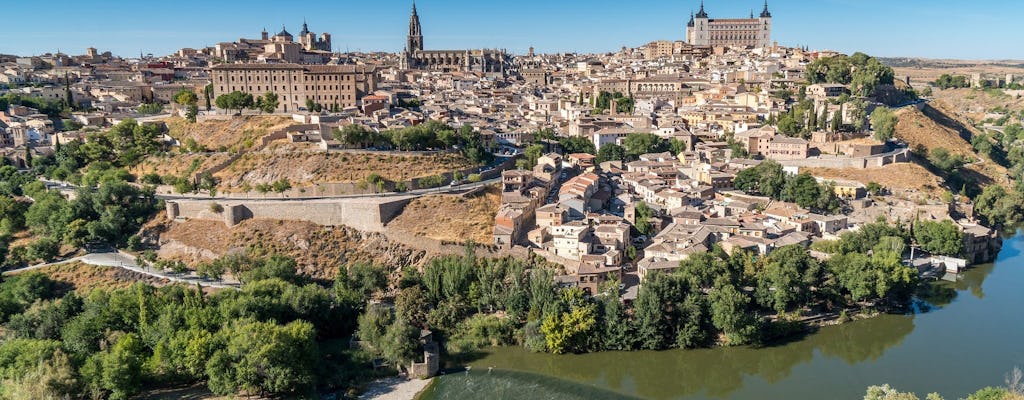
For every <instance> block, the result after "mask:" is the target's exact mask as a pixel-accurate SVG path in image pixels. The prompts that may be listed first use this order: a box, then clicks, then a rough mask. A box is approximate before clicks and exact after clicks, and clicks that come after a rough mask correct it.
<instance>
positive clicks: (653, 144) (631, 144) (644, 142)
mask: <svg viewBox="0 0 1024 400" xmlns="http://www.w3.org/2000/svg"><path fill="white" fill-rule="evenodd" d="M622 146H623V147H624V148H625V149H626V156H628V157H629V158H631V159H635V158H637V157H639V156H640V155H642V154H647V153H660V152H663V151H666V150H668V144H667V143H665V141H664V140H662V138H661V137H659V136H658V135H655V134H653V133H630V134H628V135H626V138H625V139H624V140H623V141H622ZM602 148H604V146H602Z"/></svg>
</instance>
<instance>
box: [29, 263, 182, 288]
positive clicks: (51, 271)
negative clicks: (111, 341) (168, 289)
mask: <svg viewBox="0 0 1024 400" xmlns="http://www.w3.org/2000/svg"><path fill="white" fill-rule="evenodd" d="M36 271H38V272H41V273H43V274H46V275H47V276H49V277H50V279H53V280H56V281H60V282H67V283H69V284H71V285H72V286H74V288H75V289H74V290H75V291H76V292H78V293H82V294H84V293H89V292H91V291H92V290H93V289H107V290H109V289H121V288H126V287H129V286H131V285H133V284H135V283H136V282H145V283H148V284H150V285H154V286H162V285H166V284H168V283H170V281H168V280H166V279H160V278H155V277H152V276H149V275H145V274H140V273H137V272H132V271H128V270H125V269H121V268H116V267H100V266H94V265H88V264H82V263H77V262H76V263H69V264H61V265H52V266H48V267H43V268H40V269H38V270H36Z"/></svg>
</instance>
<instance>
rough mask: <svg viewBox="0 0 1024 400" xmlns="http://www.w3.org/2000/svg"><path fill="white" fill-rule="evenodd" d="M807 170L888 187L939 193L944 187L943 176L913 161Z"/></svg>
mask: <svg viewBox="0 0 1024 400" xmlns="http://www.w3.org/2000/svg"><path fill="white" fill-rule="evenodd" d="M806 171H807V172H809V173H810V174H811V175H814V176H819V177H822V178H829V179H843V180H850V181H856V182H860V183H863V184H868V183H869V182H876V183H878V184H880V185H882V186H885V187H887V188H895V189H912V190H918V191H921V192H924V193H929V194H937V193H939V192H940V191H941V187H942V178H939V177H938V176H935V175H934V174H932V173H931V172H928V170H927V169H925V168H924V167H922V166H920V165H917V164H912V163H899V164H889V165H886V166H884V167H881V168H868V169H835V168H809V169H807V170H806Z"/></svg>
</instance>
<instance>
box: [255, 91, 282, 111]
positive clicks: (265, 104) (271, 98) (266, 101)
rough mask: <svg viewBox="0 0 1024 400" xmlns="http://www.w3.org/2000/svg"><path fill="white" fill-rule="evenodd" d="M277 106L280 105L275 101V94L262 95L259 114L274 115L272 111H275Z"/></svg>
mask: <svg viewBox="0 0 1024 400" xmlns="http://www.w3.org/2000/svg"><path fill="white" fill-rule="evenodd" d="M279 104H280V101H278V99H277V93H274V92H267V93H264V94H263V97H261V98H260V102H259V108H260V112H261V113H262V112H265V113H267V114H272V113H274V110H277V106H278V105H279Z"/></svg>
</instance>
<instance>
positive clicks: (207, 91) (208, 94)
mask: <svg viewBox="0 0 1024 400" xmlns="http://www.w3.org/2000/svg"><path fill="white" fill-rule="evenodd" d="M203 99H205V101H206V111H210V109H211V107H210V101H211V100H212V99H213V84H212V83H208V84H206V86H203Z"/></svg>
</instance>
